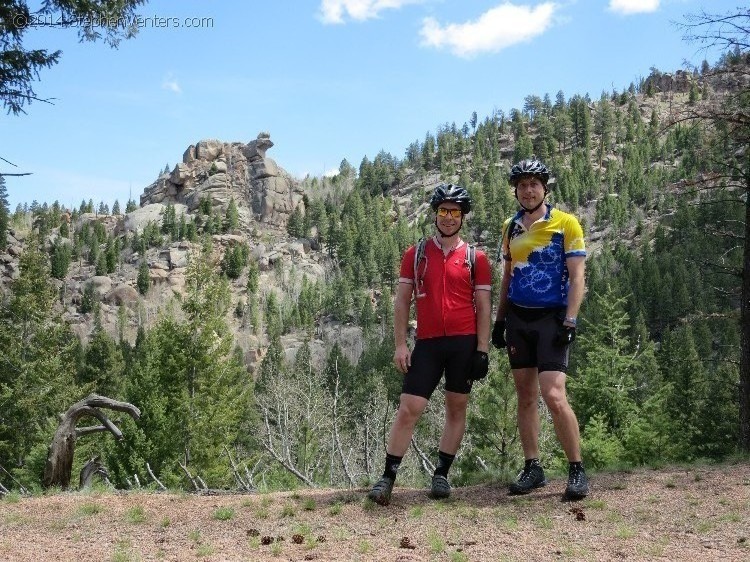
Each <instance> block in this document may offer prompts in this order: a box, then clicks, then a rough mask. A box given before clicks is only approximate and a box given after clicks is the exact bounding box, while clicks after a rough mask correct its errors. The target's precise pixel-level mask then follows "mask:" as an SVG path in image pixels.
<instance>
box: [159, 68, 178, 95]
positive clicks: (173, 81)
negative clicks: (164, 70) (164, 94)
mask: <svg viewBox="0 0 750 562" xmlns="http://www.w3.org/2000/svg"><path fill="white" fill-rule="evenodd" d="M161 89H162V90H169V91H170V92H174V93H175V94H181V93H182V88H180V84H179V83H178V82H177V78H175V76H174V74H172V73H171V72H170V73H169V74H167V75H166V76H165V77H164V80H162V82H161Z"/></svg>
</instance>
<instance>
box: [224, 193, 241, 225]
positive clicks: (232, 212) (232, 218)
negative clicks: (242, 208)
mask: <svg viewBox="0 0 750 562" xmlns="http://www.w3.org/2000/svg"><path fill="white" fill-rule="evenodd" d="M224 225H225V228H224V232H233V231H234V230H237V228H238V227H239V226H240V216H239V212H238V210H237V203H235V202H234V197H232V199H231V200H230V201H229V205H228V206H227V212H226V215H225V216H224Z"/></svg>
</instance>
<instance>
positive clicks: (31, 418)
mask: <svg viewBox="0 0 750 562" xmlns="http://www.w3.org/2000/svg"><path fill="white" fill-rule="evenodd" d="M25 242H26V243H25V249H24V252H23V253H22V254H21V256H20V258H19V270H20V273H19V276H18V278H17V279H15V280H14V281H13V282H12V283H11V287H10V294H9V298H8V300H7V301H6V303H7V304H6V305H5V306H2V307H0V349H2V352H1V353H0V356H1V357H2V361H1V363H2V367H0V404H2V414H0V416H2V423H0V458H3V459H7V460H8V461H9V462H11V463H12V466H16V467H24V466H26V465H27V463H28V461H29V458H28V457H29V455H30V453H31V452H32V450H35V449H37V450H39V451H40V452H41V457H40V459H41V460H42V462H43V459H44V456H43V455H44V451H46V447H47V445H48V444H49V435H50V434H49V429H50V427H54V424H55V422H56V417H57V415H58V414H59V413H60V412H63V411H65V410H66V409H67V408H68V407H69V406H70V404H72V403H73V402H74V401H75V400H78V399H80V396H79V394H80V389H79V388H78V387H77V385H76V384H75V382H74V378H73V375H74V371H75V351H76V344H77V342H78V339H77V338H76V336H75V335H74V334H73V333H72V332H71V330H70V328H69V327H68V326H67V324H66V323H65V322H64V321H63V320H62V318H61V317H60V316H59V314H58V313H56V312H54V310H53V301H54V299H55V294H56V291H55V289H54V288H53V287H52V285H51V284H50V282H49V267H48V265H47V256H46V255H45V254H44V253H42V251H41V250H40V249H39V244H40V240H39V239H38V238H37V237H36V236H34V235H31V236H29V237H28V238H27V239H26V241H25ZM29 468H30V470H29V474H25V475H24V479H26V477H27V476H28V477H29V480H27V481H33V479H37V478H38V477H39V476H38V474H36V473H35V469H37V468H38V469H39V470H41V469H42V468H43V467H42V466H36V465H35V466H34V467H29Z"/></svg>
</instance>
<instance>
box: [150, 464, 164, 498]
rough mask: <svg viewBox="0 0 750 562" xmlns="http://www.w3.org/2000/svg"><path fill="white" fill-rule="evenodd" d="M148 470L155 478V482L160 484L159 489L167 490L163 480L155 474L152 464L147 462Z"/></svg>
mask: <svg viewBox="0 0 750 562" xmlns="http://www.w3.org/2000/svg"><path fill="white" fill-rule="evenodd" d="M146 470H148V473H149V475H150V476H151V478H153V479H154V482H156V485H157V486H159V489H160V490H161V491H163V492H166V491H167V487H166V486H165V485H164V484H162V483H161V481H160V480H159V479H158V478H157V477H156V475H154V471H153V470H151V465H150V464H148V463H146Z"/></svg>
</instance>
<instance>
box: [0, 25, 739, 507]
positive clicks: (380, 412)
mask: <svg viewBox="0 0 750 562" xmlns="http://www.w3.org/2000/svg"><path fill="white" fill-rule="evenodd" d="M741 15H742V19H741V21H742V23H744V24H745V25H746V24H747V22H748V16H747V13H744V14H741ZM698 23H708V24H710V22H698ZM700 31H701V28H698V29H697V30H696V32H697V33H700ZM724 47H725V50H724V54H723V55H722V56H721V58H720V59H719V60H717V61H715V63H713V64H709V63H708V62H704V64H703V66H702V67H701V68H697V69H690V70H687V71H678V72H675V73H668V74H667V73H664V72H662V71H660V70H657V69H651V72H650V74H649V75H648V76H647V77H645V78H643V79H641V80H639V81H638V82H637V83H631V84H630V85H629V86H627V87H625V88H623V89H621V90H615V89H612V90H609V91H602V92H601V93H600V94H599V95H595V96H593V97H592V96H589V94H587V93H574V94H573V95H567V94H566V93H564V92H562V91H557V92H553V93H536V94H530V95H528V96H527V97H526V98H525V99H524V100H522V103H519V106H520V107H517V108H509V109H507V110H505V111H504V110H498V111H496V112H495V113H493V114H492V115H487V116H484V117H480V116H478V115H477V114H476V113H473V114H472V115H471V116H467V121H466V122H465V123H462V124H456V123H442V124H440V125H438V126H437V127H436V129H435V130H434V131H430V132H427V133H426V134H425V135H424V137H422V136H421V135H420V136H419V137H418V138H417V140H415V141H414V142H413V143H412V144H410V145H409V146H408V147H405V149H404V153H403V155H396V156H394V155H391V154H389V153H386V152H384V151H383V152H380V153H378V154H377V155H375V156H374V157H368V156H365V157H363V158H362V160H361V162H360V163H359V166H358V167H355V166H353V165H352V164H350V163H349V162H347V161H346V160H343V161H342V162H341V165H340V167H339V173H338V174H337V175H335V176H333V177H307V178H305V179H304V180H301V187H302V189H303V190H304V204H302V205H299V206H298V207H297V208H296V209H295V210H294V212H293V213H292V214H291V215H290V218H289V220H288V223H287V225H286V229H285V231H284V232H281V233H279V234H278V236H283V237H286V238H288V239H289V240H306V241H307V242H309V244H310V247H311V248H312V250H311V252H314V253H316V255H317V256H318V257H319V259H320V260H322V262H323V263H324V264H325V275H324V276H322V277H321V276H315V275H309V274H307V273H306V272H305V269H304V268H303V267H301V266H300V264H298V263H296V262H295V260H294V259H292V260H286V261H284V260H278V261H275V262H274V263H273V264H272V266H271V267H270V268H269V269H267V270H262V269H261V268H260V267H259V264H258V261H257V259H256V257H255V256H254V255H253V253H252V251H251V250H252V248H253V247H254V246H256V245H257V244H258V243H259V241H261V240H263V239H264V237H268V236H271V234H269V233H267V232H265V231H264V225H263V224H257V225H255V226H254V227H253V229H251V230H248V231H244V232H243V233H242V236H243V237H244V242H243V243H238V244H235V245H233V246H231V247H225V246H218V245H217V236H218V235H221V234H224V233H237V232H239V230H238V228H239V227H238V225H239V222H238V210H237V203H235V201H234V200H233V201H232V202H231V203H230V204H229V205H228V206H226V208H220V207H216V206H214V205H212V203H211V201H210V200H206V201H205V202H202V204H201V207H200V210H199V212H197V213H195V214H193V215H191V216H185V215H184V214H183V215H181V216H177V215H176V213H175V211H174V207H173V206H171V205H167V211H166V212H165V213H164V215H163V216H162V219H161V222H160V223H157V222H152V223H150V224H149V225H148V227H146V228H144V229H143V230H141V231H135V232H133V233H130V232H118V231H116V230H112V229H107V228H105V225H104V223H103V221H98V220H81V219H82V217H84V216H90V215H91V214H92V213H93V214H94V215H95V216H97V217H110V216H120V215H121V214H124V213H129V212H132V211H133V210H135V209H136V208H137V204H136V202H135V201H132V200H131V201H128V202H126V205H125V206H124V208H122V209H121V208H120V203H119V201H115V202H113V204H112V206H111V208H110V205H109V202H106V203H105V202H100V203H99V204H98V206H97V205H95V204H94V202H93V201H91V200H89V201H88V202H87V201H82V202H81V205H80V206H79V207H78V208H74V209H69V208H66V207H65V206H63V205H61V204H60V203H59V202H57V201H55V202H50V203H48V202H42V203H39V202H36V201H34V202H32V203H30V204H27V205H19V206H18V207H17V208H16V209H15V210H12V209H9V208H8V198H7V189H6V186H5V181H4V179H3V178H2V177H0V254H5V253H6V251H7V250H6V249H7V248H9V245H10V244H9V237H10V236H14V235H15V236H16V237H17V238H18V239H23V251H22V253H20V255H19V256H18V274H17V275H16V276H15V277H14V278H13V279H12V280H10V281H9V282H8V283H6V284H4V285H3V286H2V287H0V290H2V292H1V293H0V304H1V305H2V306H1V307H0V494H2V493H8V492H9V491H11V490H21V491H23V490H26V491H34V490H38V489H40V488H42V486H43V484H42V474H43V472H44V466H45V461H46V459H47V454H48V448H49V446H50V443H51V440H52V438H53V436H54V434H55V430H56V428H57V424H58V421H59V419H58V418H59V415H60V414H61V413H63V412H65V411H66V410H67V409H68V408H69V407H70V406H71V405H72V404H74V403H76V402H78V401H79V400H81V399H83V398H85V397H86V396H87V395H89V394H91V393H96V394H99V395H102V396H106V397H109V398H111V399H114V400H118V401H123V402H127V403H130V404H133V405H135V406H136V407H137V408H138V409H139V410H140V412H141V416H140V418H139V419H137V420H136V419H131V418H130V417H127V416H118V415H117V414H113V415H112V423H114V424H115V425H117V426H118V427H119V428H120V430H121V431H122V439H119V440H117V439H114V438H113V436H112V435H111V434H110V433H108V432H104V431H95V430H93V429H92V430H91V431H90V432H87V431H81V432H80V436H79V438H78V440H77V443H76V449H75V457H74V465H73V474H74V482H73V483H72V484H73V485H75V483H76V482H77V474H78V472H79V471H80V470H81V468H82V467H83V465H84V463H86V462H87V461H88V460H89V459H92V458H98V459H99V462H100V463H101V465H102V466H103V467H104V471H105V472H106V478H107V481H108V482H110V483H111V485H112V486H114V487H115V488H118V489H128V488H135V487H144V488H147V487H152V488H156V487H157V486H158V485H160V484H162V485H164V486H166V487H169V488H184V489H187V490H190V489H194V488H211V489H238V488H239V489H243V490H282V489H283V490H286V489H294V488H295V487H298V486H310V487H356V486H363V485H367V484H368V483H370V482H372V481H373V480H374V479H377V478H378V476H379V475H380V472H381V470H382V461H383V458H384V455H385V450H384V448H385V441H386V439H387V432H388V430H389V428H390V424H391V422H392V419H393V416H394V413H395V409H396V407H397V405H398V398H399V393H400V383H401V375H399V374H398V372H397V371H396V370H395V367H394V366H393V362H392V357H393V331H392V322H393V294H394V291H395V288H396V283H397V281H398V270H399V266H400V259H401V255H402V252H404V251H405V250H406V249H407V248H408V247H409V246H410V245H412V244H414V243H415V242H416V241H417V240H418V239H419V238H420V237H422V236H425V235H429V234H431V233H432V229H433V227H432V222H431V221H432V219H431V216H430V213H429V212H428V208H427V205H426V201H427V198H428V195H429V193H430V191H431V189H432V188H433V187H434V186H435V185H436V184H437V183H438V182H446V183H458V184H460V185H462V186H465V187H467V188H468V189H469V191H470V192H471V194H472V196H473V199H474V210H473V212H472V213H471V214H470V215H469V216H468V218H467V220H466V221H465V223H464V232H463V236H464V238H465V239H467V240H469V241H471V242H472V243H475V244H477V245H478V248H479V249H481V250H483V251H485V252H486V253H487V254H488V255H489V257H490V258H491V261H492V262H493V263H494V262H495V259H496V257H497V246H498V240H499V236H500V230H501V226H502V223H503V221H504V220H505V219H507V218H508V217H509V216H511V215H512V214H513V213H514V212H515V210H516V209H517V203H516V201H515V200H514V198H513V192H512V189H511V188H510V186H509V185H508V181H507V174H508V171H509V169H510V166H511V165H512V163H513V162H516V161H518V160H520V159H522V158H526V157H530V156H532V155H535V156H536V157H538V158H540V159H542V160H543V161H545V162H546V163H547V164H548V166H549V167H550V168H551V169H552V171H553V177H554V183H553V184H552V191H551V193H550V196H549V200H550V202H551V203H552V204H553V205H556V206H560V207H562V208H563V209H565V210H568V211H570V212H572V213H574V214H576V215H577V216H578V217H579V219H580V220H581V224H582V226H583V228H584V232H585V233H586V243H587V250H588V258H587V266H586V281H587V294H586V297H585V300H584V305H583V308H582V311H581V313H580V316H579V329H578V338H577V340H576V342H575V343H574V348H573V351H572V354H571V357H572V365H571V369H570V372H569V377H568V392H569V396H570V400H571V403H572V405H573V408H574V410H575V411H576V413H577V415H578V419H579V423H580V427H581V435H582V444H583V457H584V462H585V463H586V465H587V467H589V469H590V470H591V471H593V472H594V473H596V471H601V470H607V469H614V468H622V467H633V466H660V465H667V464H678V463H689V462H695V461H702V462H721V461H726V460H728V459H732V458H735V457H737V456H741V455H747V454H748V452H750V378H749V376H750V375H748V372H750V364H748V355H747V354H748V341H749V340H748V337H749V334H750V329H748V327H749V326H750V320H749V317H748V316H747V314H748V312H750V309H748V306H749V305H748V304H747V303H748V301H749V298H750V280H749V278H750V273H749V270H748V266H749V265H750V249H749V247H748V245H747V243H746V234H747V228H748V209H749V207H748V205H749V203H748V192H749V191H750V148H749V146H750V145H749V142H750V121H748V117H747V116H748V114H749V113H750V73H749V72H748V69H749V68H750V53H749V52H748V51H747V47H748V45H747V36H746V35H740V36H739V38H738V39H730V40H727V41H726V44H725V45H724ZM168 169H169V167H167V170H168ZM174 241H184V242H185V243H186V244H189V246H190V247H191V248H192V249H193V250H192V252H191V259H190V260H189V263H188V266H187V273H186V276H185V287H184V291H183V292H181V293H179V294H178V293H177V292H176V293H175V295H174V297H173V298H171V299H169V300H166V301H165V302H163V303H162V305H161V307H160V310H159V314H158V316H157V317H155V318H154V317H147V315H145V314H143V310H142V309H139V308H138V307H136V308H128V307H126V306H124V305H120V307H119V309H118V322H117V325H116V326H114V327H112V326H110V325H108V324H106V323H104V322H103V321H102V317H101V310H100V309H101V303H100V300H99V298H98V297H97V293H96V291H95V287H94V284H93V283H92V282H85V281H87V280H86V279H84V287H85V289H84V290H83V291H82V292H81V294H80V295H78V294H76V295H71V294H69V293H67V292H66V286H67V285H66V283H65V280H66V279H70V278H71V276H73V275H80V274H81V272H82V271H84V272H87V273H86V275H87V278H88V277H94V276H97V278H99V277H102V276H114V275H115V274H121V273H122V272H123V271H124V264H126V263H132V260H131V258H132V256H133V255H134V254H138V255H140V256H145V255H147V254H148V252H149V251H159V250H160V249H163V248H165V247H167V246H168V245H169V244H170V243H172V242H174ZM499 268H500V264H498V265H497V268H496V270H495V271H494V273H493V285H496V284H498V283H499V279H500V269H499ZM133 286H134V287H135V288H136V289H137V291H138V293H139V295H140V298H146V297H148V295H149V292H150V291H153V290H154V289H153V287H152V281H151V280H150V279H149V270H148V266H147V264H146V261H145V260H141V261H140V263H138V264H137V265H136V267H135V268H134V273H133ZM496 297H497V295H496V293H495V294H493V304H494V303H496V300H497V298H496ZM71 309H74V310H75V312H76V314H79V315H83V316H85V317H86V318H89V319H90V320H91V322H90V326H91V328H90V331H89V332H88V333H86V334H81V333H80V331H76V330H74V329H73V326H71V325H70V323H69V322H68V321H66V320H65V319H64V318H63V316H64V313H65V311H67V310H71ZM128 326H135V327H136V329H135V330H134V331H133V333H134V334H135V337H130V336H129V335H128V333H129V332H128V329H127V327H128ZM240 333H242V334H249V335H251V336H252V337H253V338H254V340H253V341H255V342H257V346H256V348H255V349H254V350H253V352H254V353H256V354H257V356H258V358H259V359H258V361H257V363H255V364H254V366H253V367H252V368H249V365H248V363H247V360H246V357H247V353H246V352H247V351H248V350H247V349H241V348H240V347H239V346H238V344H237V338H238V334H240ZM337 334H349V336H348V339H346V340H345V339H341V340H339V339H338V337H337ZM351 334H354V337H353V341H352V336H351ZM342 337H343V336H342ZM290 341H295V342H297V343H298V345H295V351H296V352H295V353H290V352H289V345H288V343H289V342H290ZM743 342H744V343H743ZM321 347H322V348H323V349H324V356H323V357H322V358H321V357H316V351H315V350H316V349H320V348H321ZM441 402H442V400H441V399H440V391H437V392H436V394H435V395H434V396H433V399H432V401H431V403H430V406H429V408H428V410H427V412H426V413H425V416H424V417H423V419H422V421H421V422H420V424H419V425H418V427H417V431H416V433H415V436H414V439H413V442H412V447H411V449H410V451H409V453H408V454H407V457H406V458H405V459H404V464H403V467H402V469H401V471H400V475H401V476H400V477H399V479H400V481H402V482H403V484H404V485H409V484H411V485H415V486H421V485H424V484H426V483H427V482H428V481H429V477H430V476H431V474H432V470H433V468H434V464H435V463H436V460H437V444H438V439H439V434H440V430H441V428H442V420H443V411H442V405H441ZM541 407H542V408H543V406H541ZM515 416H516V414H515V392H514V388H513V382H512V377H511V376H510V369H509V366H508V362H507V357H506V356H505V354H504V353H501V352H499V351H498V350H495V349H493V350H492V352H491V355H490V374H489V376H488V377H487V379H485V380H484V381H483V382H482V383H479V384H477V385H476V386H475V388H474V390H473V392H472V398H471V401H470V410H469V419H468V429H467V434H466V437H465V439H464V442H463V444H462V447H461V449H460V451H459V454H458V456H457V459H456V462H455V464H454V468H453V470H452V481H453V482H454V484H455V485H468V484H472V483H477V482H482V481H489V480H492V479H507V478H509V477H510V476H511V475H512V474H514V473H515V472H516V471H517V470H518V468H519V466H520V463H521V462H522V459H523V454H522V452H521V448H520V441H519V437H518V431H517V428H516V417H515ZM82 429H85V428H82ZM88 433H91V434H88ZM540 445H541V450H542V452H543V455H544V456H543V458H542V462H543V464H545V466H547V467H549V468H550V470H551V471H553V472H554V471H555V470H556V469H557V470H559V471H562V470H564V469H566V467H567V462H566V460H565V456H564V454H563V452H562V450H561V448H560V446H559V443H558V442H557V439H556V437H555V435H554V431H553V429H552V426H551V421H550V418H549V416H548V415H545V416H543V421H542V435H541V438H540Z"/></svg>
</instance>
